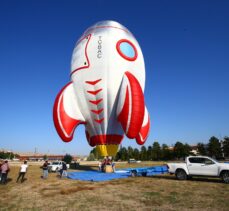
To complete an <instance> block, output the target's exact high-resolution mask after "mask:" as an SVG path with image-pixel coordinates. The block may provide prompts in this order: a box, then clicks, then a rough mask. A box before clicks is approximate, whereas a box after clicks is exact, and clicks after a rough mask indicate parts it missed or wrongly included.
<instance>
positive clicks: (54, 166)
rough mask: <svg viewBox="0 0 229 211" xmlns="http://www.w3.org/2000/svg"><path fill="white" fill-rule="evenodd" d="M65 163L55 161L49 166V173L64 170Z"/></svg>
mask: <svg viewBox="0 0 229 211" xmlns="http://www.w3.org/2000/svg"><path fill="white" fill-rule="evenodd" d="M62 165H63V161H54V162H52V163H51V164H49V165H48V171H49V172H58V171H59V170H60V169H62ZM67 168H69V164H67Z"/></svg>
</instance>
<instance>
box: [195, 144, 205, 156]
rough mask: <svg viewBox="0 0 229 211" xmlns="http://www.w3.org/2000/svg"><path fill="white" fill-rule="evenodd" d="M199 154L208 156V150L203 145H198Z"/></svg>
mask: <svg viewBox="0 0 229 211" xmlns="http://www.w3.org/2000/svg"><path fill="white" fill-rule="evenodd" d="M197 150H198V154H200V155H207V149H206V147H205V145H204V144H203V143H198V144H197Z"/></svg>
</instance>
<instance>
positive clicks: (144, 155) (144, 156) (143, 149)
mask: <svg viewBox="0 0 229 211" xmlns="http://www.w3.org/2000/svg"><path fill="white" fill-rule="evenodd" d="M140 157H141V160H147V150H146V147H145V146H142V147H141V151H140Z"/></svg>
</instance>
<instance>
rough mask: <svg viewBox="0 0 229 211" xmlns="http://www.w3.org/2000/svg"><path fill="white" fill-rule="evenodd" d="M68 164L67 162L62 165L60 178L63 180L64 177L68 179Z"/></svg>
mask: <svg viewBox="0 0 229 211" xmlns="http://www.w3.org/2000/svg"><path fill="white" fill-rule="evenodd" d="M67 169H68V168H67V164H66V163H65V162H63V164H62V173H61V174H60V177H61V178H62V177H63V176H65V177H67V175H68V174H67Z"/></svg>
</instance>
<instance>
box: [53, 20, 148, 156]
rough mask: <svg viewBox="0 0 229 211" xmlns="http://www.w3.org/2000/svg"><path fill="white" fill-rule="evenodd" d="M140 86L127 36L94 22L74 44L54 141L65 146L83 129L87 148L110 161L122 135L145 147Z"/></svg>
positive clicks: (136, 56)
mask: <svg viewBox="0 0 229 211" xmlns="http://www.w3.org/2000/svg"><path fill="white" fill-rule="evenodd" d="M144 85H145V66H144V59H143V55H142V51H141V48H140V46H139V44H138V42H137V40H136V39H135V38H134V36H133V35H132V33H131V32H130V31H129V30H128V29H127V28H125V27H124V26H122V25H121V24H119V23H117V22H114V21H101V22H98V23H96V24H95V25H93V26H92V27H90V28H88V29H87V30H86V31H85V32H84V34H83V35H82V36H81V38H80V39H79V40H78V41H77V43H76V45H75V48H74V50H73V54H72V62H71V82H69V83H68V84H67V85H66V86H65V87H64V88H63V89H62V90H61V91H60V92H59V94H58V95H57V97H56V100H55V104H54V108H53V118H54V124H55V127H56V130H57V132H58V134H59V136H60V137H61V139H62V140H63V141H65V142H69V141H71V140H72V138H73V133H74V130H75V128H76V127H77V126H78V125H79V124H84V125H85V132H86V137H87V140H88V143H89V144H90V146H92V147H94V146H96V147H97V149H98V151H99V153H100V155H102V156H107V155H111V156H114V155H115V154H116V153H117V150H118V146H119V144H120V143H121V141H122V139H123V137H124V134H125V135H126V136H127V137H128V138H130V139H136V141H137V143H138V144H140V145H142V144H144V142H145V141H146V138H147V136H148V133H149V128H150V118H149V114H148V111H147V109H146V106H145V102H144V95H143V91H144Z"/></svg>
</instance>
